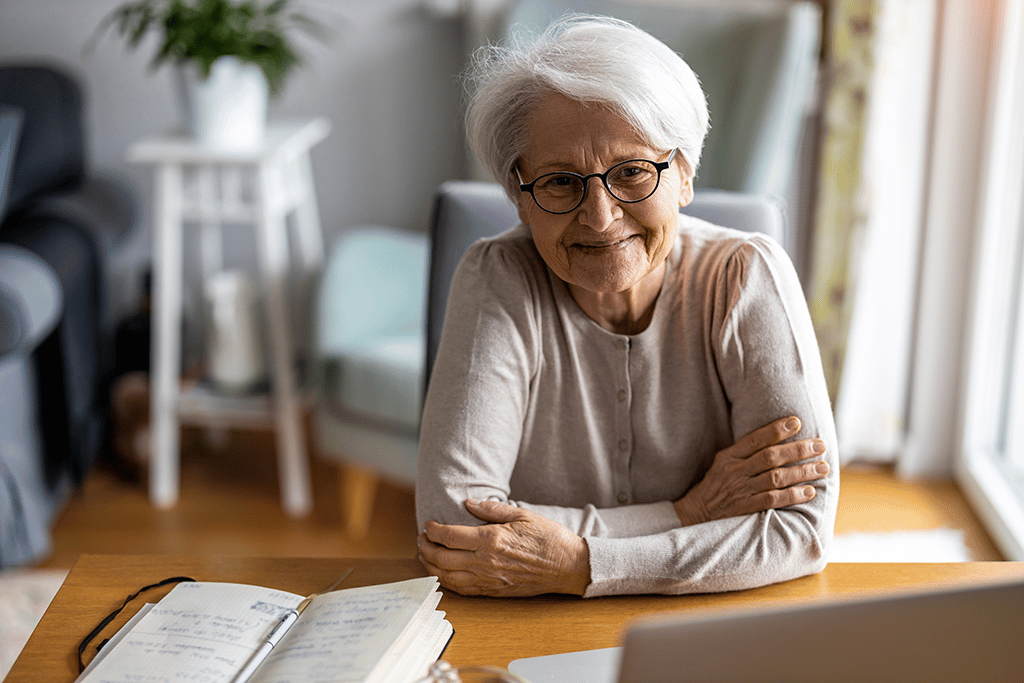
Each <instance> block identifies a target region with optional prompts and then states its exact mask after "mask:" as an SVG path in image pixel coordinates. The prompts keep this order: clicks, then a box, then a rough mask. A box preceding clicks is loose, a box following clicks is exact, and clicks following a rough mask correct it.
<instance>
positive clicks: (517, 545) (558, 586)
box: [418, 499, 590, 597]
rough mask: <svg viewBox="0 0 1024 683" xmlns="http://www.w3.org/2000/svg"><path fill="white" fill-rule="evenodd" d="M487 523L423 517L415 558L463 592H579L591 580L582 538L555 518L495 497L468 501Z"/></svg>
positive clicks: (515, 594)
mask: <svg viewBox="0 0 1024 683" xmlns="http://www.w3.org/2000/svg"><path fill="white" fill-rule="evenodd" d="M466 509H467V510H468V511H469V512H470V513H471V514H473V515H474V516H475V517H478V518H480V519H482V520H484V521H485V522H489V524H485V525H483V526H461V525H454V524H438V523H437V522H427V523H426V525H425V528H424V533H422V534H420V536H419V539H418V540H419V553H420V561H421V562H422V563H423V566H424V567H426V569H427V571H428V572H430V573H431V574H433V575H434V576H436V577H437V578H438V579H439V580H440V582H441V585H442V586H444V587H445V588H448V589H450V590H453V591H455V592H457V593H461V594H463V595H492V596H496V597H522V596H527V595H540V594H542V593H571V594H575V595H583V592H584V591H585V590H586V588H587V586H588V585H589V584H590V550H589V548H588V547H587V543H586V541H584V540H583V539H582V538H581V537H579V536H577V535H576V534H574V533H572V532H571V531H569V530H568V529H567V528H565V527H564V526H563V525H561V524H559V523H558V522H554V521H552V520H550V519H547V518H546V517H542V516H541V515H538V514H537V513H535V512H531V511H530V510H526V509H523V508H519V507H515V506H513V505H507V504H505V503H501V502H497V501H476V500H472V499H470V500H467V501H466Z"/></svg>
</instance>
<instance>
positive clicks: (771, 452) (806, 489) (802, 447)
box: [673, 417, 829, 526]
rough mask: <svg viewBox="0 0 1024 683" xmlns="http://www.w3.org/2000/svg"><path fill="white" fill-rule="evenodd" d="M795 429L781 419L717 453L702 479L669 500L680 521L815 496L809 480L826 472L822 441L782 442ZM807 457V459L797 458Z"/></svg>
mask: <svg viewBox="0 0 1024 683" xmlns="http://www.w3.org/2000/svg"><path fill="white" fill-rule="evenodd" d="M799 431H800V420H799V419H797V418H796V417H784V418H780V419H778V420H776V421H775V422H772V423H770V424H768V425H765V426H764V427H761V428H760V429H756V430H754V431H753V432H751V433H750V434H747V435H746V436H744V437H743V438H741V439H740V440H739V441H737V442H736V443H735V444H733V445H732V446H729V447H728V448H726V449H723V450H721V451H719V452H718V453H716V454H715V459H714V462H713V463H712V464H711V468H710V469H709V470H708V471H707V473H706V474H705V475H704V478H703V479H701V480H700V481H699V482H698V483H697V484H696V485H695V486H693V488H691V489H690V490H689V491H687V492H686V494H685V495H684V496H683V497H682V498H680V499H679V500H677V501H676V502H675V503H674V504H673V505H674V506H675V509H676V514H677V515H678V516H679V521H680V522H681V523H682V525H683V526H689V525H691V524H700V523H701V522H710V521H711V520H715V519H722V518H725V517H738V516H740V515H749V514H753V513H756V512H763V511H764V510H771V509H774V508H783V507H787V506H790V505H796V504H797V503H805V502H807V501H809V500H811V499H812V498H814V487H813V486H811V485H809V483H808V482H812V481H816V480H818V479H822V478H824V477H825V475H827V474H828V471H829V466H828V463H826V462H825V461H824V460H823V459H822V458H823V457H824V454H825V442H824V441H822V440H821V439H803V440H801V441H792V442H790V443H785V444H784V443H782V442H783V441H784V440H786V439H788V438H789V437H791V436H793V435H794V434H796V433H797V432H799ZM812 459H813V460H812ZM807 460H811V461H810V462H802V461H807ZM798 463H799V464H798Z"/></svg>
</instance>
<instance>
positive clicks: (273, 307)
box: [127, 118, 330, 517]
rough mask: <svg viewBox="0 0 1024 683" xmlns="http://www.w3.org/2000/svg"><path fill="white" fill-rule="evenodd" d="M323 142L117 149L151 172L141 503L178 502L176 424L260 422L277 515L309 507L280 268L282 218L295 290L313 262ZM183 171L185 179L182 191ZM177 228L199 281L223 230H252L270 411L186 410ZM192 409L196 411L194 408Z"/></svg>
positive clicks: (270, 138) (281, 138)
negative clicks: (189, 233) (148, 439)
mask: <svg viewBox="0 0 1024 683" xmlns="http://www.w3.org/2000/svg"><path fill="white" fill-rule="evenodd" d="M329 132H330V123H329V122H328V121H327V120H326V119H324V118H316V119H312V120H307V121H299V122H279V123H270V124H269V125H268V126H267V131H266V139H265V141H264V144H263V146H262V147H260V148H259V149H255V150H252V151H241V152H231V151H223V150H214V149H209V148H205V147H202V146H200V145H198V144H196V143H195V142H194V141H193V140H192V139H191V138H190V137H188V136H186V135H184V134H178V135H161V136H155V137H151V138H146V139H143V140H140V141H138V142H136V143H135V144H133V145H132V146H131V147H130V148H129V150H128V153H127V158H128V161H130V162H133V163H139V164H147V165H151V166H153V168H154V172H155V183H156V185H155V192H154V221H153V230H154V234H153V251H154V259H153V283H154V289H153V295H154V296H153V349H152V358H153V368H152V370H151V372H152V396H151V421H152V422H151V429H152V460H151V462H150V472H149V497H150V500H151V501H152V503H153V504H154V505H155V506H157V507H162V508H167V507H172V506H174V505H175V504H176V503H177V500H178V488H179V470H180V439H181V435H180V429H179V428H180V425H181V422H182V420H187V421H190V422H206V423H208V424H211V425H214V426H219V427H225V426H243V427H244V426H252V425H254V424H259V423H261V422H265V421H266V419H267V418H272V424H273V426H274V428H275V430H276V439H277V452H278V471H279V478H280V482H281V503H282V506H283V507H284V510H285V511H286V512H287V513H288V514H290V515H292V516H297V517H298V516H304V515H307V514H308V513H309V512H310V510H311V509H312V503H313V501H312V493H311V487H310V478H309V456H308V453H307V450H306V444H305V441H306V439H305V430H304V427H303V425H304V421H303V412H304V411H303V408H302V405H301V403H302V398H301V395H300V393H299V391H298V387H297V381H296V373H295V368H294V361H295V350H296V349H295V346H294V342H293V339H292V334H291V332H290V329H291V318H290V315H289V310H288V292H287V286H288V279H289V275H294V274H295V273H294V272H293V271H292V270H291V258H290V255H289V239H288V233H287V230H288V222H287V217H288V216H289V215H290V214H291V215H293V216H294V219H295V220H294V227H295V230H296V233H297V234H296V235H295V238H296V239H295V242H296V244H297V246H298V251H299V254H298V257H299V258H298V261H299V263H300V266H299V267H300V268H301V269H302V270H303V272H302V273H300V274H299V275H300V276H301V280H302V281H304V282H305V281H307V280H308V277H309V276H311V275H312V274H313V273H314V272H315V271H317V270H318V269H320V268H321V267H322V265H323V260H324V244H323V234H322V232H321V228H320V218H319V213H318V210H317V204H316V196H315V191H314V186H313V175H312V170H311V166H310V162H309V151H310V149H312V147H313V146H314V145H316V144H317V143H319V142H320V141H322V140H323V139H324V138H326V137H327V135H328V133H329ZM186 172H189V173H190V174H191V177H194V181H195V182H194V183H192V184H191V185H189V186H187V184H186ZM246 180H252V181H253V183H252V187H253V191H252V192H251V195H252V196H251V197H249V196H246V194H245V192H244V187H245V184H244V181H246ZM218 190H219V191H218ZM189 223H192V224H196V225H197V226H198V228H199V240H200V242H199V246H200V254H201V263H202V269H203V274H204V277H208V276H209V275H211V274H212V273H214V272H216V271H218V270H220V269H221V268H222V267H223V259H222V249H223V242H222V235H221V228H222V226H223V225H224V224H226V223H230V224H236V223H238V224H251V225H253V226H254V228H255V231H256V243H257V253H258V259H259V262H260V263H259V266H260V277H261V282H262V285H263V296H264V298H265V302H266V314H267V322H268V328H269V331H270V339H269V342H270V350H271V356H272V358H271V373H272V375H271V379H272V384H273V397H272V400H270V401H262V402H261V401H258V400H257V401H252V402H250V404H249V405H250V407H249V408H248V409H241V410H240V409H239V401H238V400H235V399H229V398H225V399H224V400H223V401H218V397H217V396H216V395H204V396H202V397H200V398H201V399H202V400H199V401H198V403H197V399H196V397H195V396H192V395H186V396H182V387H181V383H180V382H181V381H180V377H181V369H182V368H181V365H182V363H181V324H182V270H183V259H182V252H183V241H184V235H185V226H186V224H189ZM222 404H223V405H222ZM197 405H201V406H202V408H201V409H200V410H197V409H196V406H197ZM268 413H269V414H268Z"/></svg>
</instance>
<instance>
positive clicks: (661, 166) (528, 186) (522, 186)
mask: <svg viewBox="0 0 1024 683" xmlns="http://www.w3.org/2000/svg"><path fill="white" fill-rule="evenodd" d="M678 151H679V150H678V149H674V150H672V153H671V154H669V155H668V159H665V161H651V160H650V159H627V160H626V161H620V162H619V163H617V164H615V165H614V166H612V167H611V168H609V169H608V170H607V171H605V172H604V173H591V174H589V175H582V174H580V173H574V172H572V171H552V172H551V173H545V174H543V175H539V176H537V177H536V178H534V179H533V180H531V181H530V182H528V183H524V182H523V176H522V175H520V173H519V168H518V167H516V168H515V172H516V178H518V179H519V191H520V192H529V193H530V196H531V197H533V203H534V204H536V205H537V206H538V207H539V208H540V209H541V211H546V212H547V213H552V214H555V215H556V216H560V215H562V214H566V213H572V212H573V211H575V210H576V209H578V208H580V205H581V204H582V203H583V200H585V199H586V198H587V191H588V190H589V188H590V179H591V178H600V179H601V184H602V185H604V189H605V190H607V191H608V194H610V195H611V196H612V197H614V198H615V200H616V201H619V202H622V203H623V204H636V203H638V202H642V201H645V200H647V199H650V198H651V196H652V195H653V194H654V193H655V192H657V191H658V188H659V187H660V186H661V174H662V171H664V170H665V169H667V168H668V167H669V166H671V165H672V160H673V159H675V158H676V152H678ZM638 161H642V162H644V163H645V164H650V165H651V166H653V167H654V169H655V170H656V171H657V172H658V179H657V180H656V181H655V182H654V187H653V188H651V191H650V192H649V193H648V194H647V196H645V197H641V198H640V199H622V198H621V197H619V196H618V195H617V194H615V192H614V191H613V190H612V188H611V186H610V185H608V176H609V175H610V174H611V172H612V171H614V170H615V169H617V168H619V167H620V166H626V165H628V164H634V163H636V162H638ZM553 175H567V176H572V177H574V178H579V180H580V183H582V184H583V193H582V194H581V195H580V200H579V201H578V202H576V205H575V206H573V207H572V208H571V209H566V210H565V211H552V210H551V209H546V208H544V206H543V205H542V204H541V203H540V202H539V201H537V195H535V194H534V193H533V188H534V186H535V185H536V184H537V183H538V182H540V181H541V180H543V179H544V178H547V177H549V176H553Z"/></svg>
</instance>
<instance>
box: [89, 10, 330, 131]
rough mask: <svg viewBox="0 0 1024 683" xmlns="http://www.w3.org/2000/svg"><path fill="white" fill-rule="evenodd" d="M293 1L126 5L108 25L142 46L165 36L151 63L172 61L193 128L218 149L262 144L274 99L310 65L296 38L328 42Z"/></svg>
mask: <svg viewBox="0 0 1024 683" xmlns="http://www.w3.org/2000/svg"><path fill="white" fill-rule="evenodd" d="M290 4H291V3H290V0H273V1H272V2H265V1H261V0H139V1H136V2H129V3H125V4H124V5H121V6H120V7H118V8H117V9H115V10H114V11H113V12H112V13H111V14H110V15H108V16H107V18H106V19H105V20H104V21H103V22H102V23H101V24H100V27H99V31H98V32H99V33H102V32H103V31H105V30H107V29H108V28H109V27H110V26H116V27H117V30H118V32H119V33H120V34H121V36H122V37H123V38H125V39H126V40H127V42H128V46H129V47H130V48H131V49H135V48H136V47H138V45H139V43H140V42H142V39H143V38H144V37H145V36H146V35H147V34H149V33H150V32H151V31H155V32H158V33H159V34H160V36H161V42H160V47H159V49H158V50H157V53H156V55H155V56H154V57H153V60H152V62H151V64H150V66H151V68H156V67H159V66H160V65H162V64H164V63H167V62H170V63H173V64H176V65H177V66H178V67H180V73H181V75H182V78H183V80H184V84H185V93H186V94H185V110H186V117H187V118H188V120H189V127H190V129H191V131H192V133H193V135H194V136H195V138H196V139H197V140H198V141H200V142H201V143H203V144H206V145H208V146H212V147H217V148H232V149H239V148H248V147H253V146H258V145H259V143H260V142H262V139H263V130H264V128H265V125H266V116H267V114H266V111H267V99H268V97H276V96H278V95H280V94H281V92H282V91H283V89H284V84H285V80H286V78H287V76H288V74H289V73H291V72H292V70H294V69H295V67H297V66H299V65H300V64H301V63H302V59H301V57H300V55H299V53H298V52H297V51H296V50H295V48H294V46H293V45H292V42H291V41H290V40H289V35H290V34H291V33H292V32H293V31H296V30H297V31H301V32H304V33H306V34H308V35H311V36H313V37H315V38H319V39H324V38H325V37H326V33H325V30H324V28H323V27H322V25H321V24H319V23H318V22H316V21H314V20H313V19H311V18H310V17H308V16H306V15H305V14H302V13H299V12H294V11H291V10H290V8H289V5H290Z"/></svg>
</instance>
